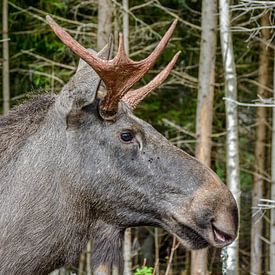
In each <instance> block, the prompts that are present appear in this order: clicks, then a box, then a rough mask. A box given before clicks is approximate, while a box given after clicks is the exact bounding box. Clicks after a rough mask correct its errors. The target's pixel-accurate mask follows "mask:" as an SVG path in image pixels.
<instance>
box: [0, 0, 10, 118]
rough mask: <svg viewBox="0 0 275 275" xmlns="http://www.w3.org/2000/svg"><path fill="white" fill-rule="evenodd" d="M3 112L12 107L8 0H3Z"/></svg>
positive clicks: (5, 112)
mask: <svg viewBox="0 0 275 275" xmlns="http://www.w3.org/2000/svg"><path fill="white" fill-rule="evenodd" d="M2 5H3V18H2V20H3V22H2V23H3V36H2V37H3V102H4V103H3V113H4V115H5V114H7V112H8V111H9V108H10V75H9V74H10V70H9V36H8V31H9V27H8V0H3V3H2Z"/></svg>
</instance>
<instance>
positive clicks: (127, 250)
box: [122, 0, 132, 275]
mask: <svg viewBox="0 0 275 275" xmlns="http://www.w3.org/2000/svg"><path fill="white" fill-rule="evenodd" d="M122 4H123V36H124V47H125V52H126V54H127V55H128V54H129V14H128V0H123V2H122ZM131 251H132V246H131V229H130V228H128V229H126V231H125V234H124V246H123V257H124V275H130V274H131V269H132V253H131Z"/></svg>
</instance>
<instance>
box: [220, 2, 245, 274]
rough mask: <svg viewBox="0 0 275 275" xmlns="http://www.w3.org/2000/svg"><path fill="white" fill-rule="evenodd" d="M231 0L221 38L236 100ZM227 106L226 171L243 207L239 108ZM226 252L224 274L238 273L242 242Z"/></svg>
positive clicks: (229, 89) (228, 89) (224, 6)
mask: <svg viewBox="0 0 275 275" xmlns="http://www.w3.org/2000/svg"><path fill="white" fill-rule="evenodd" d="M229 4H230V1H229V0H219V14H220V37H221V48H222V58H223V66H224V72H225V95H226V97H227V98H230V99H232V100H237V77H236V69H235V63H234V53H233V44H232V36H231V31H230V19H231V16H230V12H229ZM225 107H226V130H227V142H226V152H227V156H226V170H227V175H226V178H227V185H228V188H229V189H230V191H231V192H232V194H233V196H234V198H235V199H236V201H237V204H238V206H239V205H240V171H239V141H238V113H237V105H236V104H235V103H233V102H231V101H225ZM223 253H224V254H225V255H226V257H225V259H224V263H223V264H224V266H223V271H224V274H229V275H233V274H239V269H238V265H239V263H238V259H239V242H238V240H235V241H234V242H233V243H232V244H231V245H229V246H228V247H227V248H224V251H223Z"/></svg>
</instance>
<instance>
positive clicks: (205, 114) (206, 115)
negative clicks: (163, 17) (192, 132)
mask: <svg viewBox="0 0 275 275" xmlns="http://www.w3.org/2000/svg"><path fill="white" fill-rule="evenodd" d="M216 32H217V1H216V0H213V1H209V2H208V1H203V2H202V34H201V49H200V67H199V89H198V105H197V115H196V141H197V143H196V157H197V158H198V159H199V160H200V161H201V162H203V163H204V164H206V165H207V166H210V165H211V133H212V120H213V97H214V83H215V57H216V41H217V35H216ZM206 273H207V249H202V250H197V251H192V259H191V274H206Z"/></svg>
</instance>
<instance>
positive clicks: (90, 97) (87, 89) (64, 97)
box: [56, 39, 112, 118]
mask: <svg viewBox="0 0 275 275" xmlns="http://www.w3.org/2000/svg"><path fill="white" fill-rule="evenodd" d="M89 51H90V52H92V53H95V52H94V51H93V50H91V49H89ZM111 51H112V40H111V39H109V42H108V44H107V45H106V46H105V47H104V48H103V49H102V50H101V51H100V52H99V53H98V54H97V56H98V57H100V58H102V59H109V58H110V56H111ZM100 82H101V79H100V77H99V76H98V74H97V73H96V72H95V71H94V70H93V69H92V68H91V66H89V65H88V64H87V63H86V62H85V61H83V60H82V59H80V60H79V64H78V67H77V70H76V73H75V74H74V75H73V76H72V77H71V79H70V80H69V82H68V83H67V84H66V85H65V86H64V87H63V89H62V91H61V93H60V95H59V96H58V97H57V99H56V108H57V110H58V112H59V113H60V114H61V115H62V116H63V117H64V118H67V117H68V116H69V115H70V116H71V115H72V116H74V115H78V114H79V113H80V112H81V110H82V108H83V107H85V106H87V105H89V104H91V103H93V102H94V100H95V98H96V96H97V93H98V90H99V87H100Z"/></svg>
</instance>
